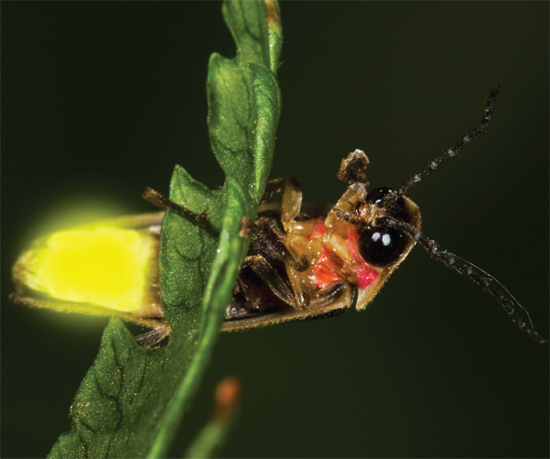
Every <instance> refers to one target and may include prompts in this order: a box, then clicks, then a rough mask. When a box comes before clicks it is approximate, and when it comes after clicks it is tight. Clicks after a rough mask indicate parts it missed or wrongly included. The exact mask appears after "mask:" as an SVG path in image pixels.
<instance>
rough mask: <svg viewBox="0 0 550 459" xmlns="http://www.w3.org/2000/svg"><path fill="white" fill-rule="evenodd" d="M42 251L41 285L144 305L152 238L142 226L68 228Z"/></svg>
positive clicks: (115, 304) (95, 299)
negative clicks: (144, 233)
mask: <svg viewBox="0 0 550 459" xmlns="http://www.w3.org/2000/svg"><path fill="white" fill-rule="evenodd" d="M37 256H38V258H37V259H36V264H35V269H36V270H35V276H36V277H35V282H36V284H38V285H37V287H38V289H39V290H41V291H45V292H47V293H49V294H50V295H51V296H53V297H55V298H59V299H62V300H68V301H77V302H86V303H92V304H96V305H99V306H103V307H106V308H111V309H116V310H119V311H124V312H133V311H136V310H137V309H139V308H140V306H141V305H142V301H143V294H144V286H145V271H146V269H145V268H146V266H147V262H148V259H149V257H150V256H151V242H150V240H149V239H146V238H142V237H141V236H140V234H139V233H138V232H137V231H133V230H123V229H119V228H109V227H106V226H101V227H98V228H96V229H95V230H75V231H64V232H60V233H56V234H53V235H52V236H51V237H50V238H49V239H48V242H47V245H46V247H45V248H43V249H42V250H40V251H39V254H37Z"/></svg>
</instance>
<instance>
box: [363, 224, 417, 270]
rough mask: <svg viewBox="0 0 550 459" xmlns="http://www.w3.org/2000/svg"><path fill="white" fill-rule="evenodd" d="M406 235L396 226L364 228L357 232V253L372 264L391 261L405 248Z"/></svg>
mask: <svg viewBox="0 0 550 459" xmlns="http://www.w3.org/2000/svg"><path fill="white" fill-rule="evenodd" d="M406 244H407V236H406V235H405V234H403V233H402V232H401V231H399V230H397V229H396V228H392V227H389V226H378V227H370V228H366V229H364V230H363V231H361V232H360V234H359V242H358V245H359V253H360V254H361V256H362V257H363V258H364V259H365V261H366V262H367V263H369V264H371V265H373V266H378V267H384V266H387V265H389V264H390V263H393V262H394V261H395V260H397V259H398V258H399V255H401V253H403V251H404V250H405V246H406Z"/></svg>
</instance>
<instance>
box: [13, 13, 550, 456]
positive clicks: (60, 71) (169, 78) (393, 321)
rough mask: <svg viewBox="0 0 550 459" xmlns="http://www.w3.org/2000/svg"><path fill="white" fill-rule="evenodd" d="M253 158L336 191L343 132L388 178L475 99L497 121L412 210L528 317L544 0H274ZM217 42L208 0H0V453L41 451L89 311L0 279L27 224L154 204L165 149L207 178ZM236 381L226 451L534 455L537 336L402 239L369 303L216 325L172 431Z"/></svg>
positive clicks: (65, 400) (468, 119)
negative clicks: (266, 122) (279, 32)
mask: <svg viewBox="0 0 550 459" xmlns="http://www.w3.org/2000/svg"><path fill="white" fill-rule="evenodd" d="M281 10H282V18H283V26H284V36H285V43H284V48H283V61H284V63H283V64H282V66H281V68H280V70H279V78H280V84H281V88H282V91H283V114H282V118H281V122H280V127H279V132H278V141H277V148H276V156H275V160H274V167H273V173H272V176H273V177H277V176H282V175H287V174H293V175H295V176H296V177H298V178H299V179H300V180H301V183H302V186H303V190H304V197H305V200H307V201H320V202H334V201H336V200H337V199H338V197H339V196H340V195H341V193H342V192H343V190H344V186H343V185H342V184H341V183H339V182H338V181H337V180H336V178H335V172H336V170H337V168H338V166H339V162H340V160H341V158H342V157H343V156H344V155H346V154H347V153H348V152H349V151H351V150H353V149H355V148H361V149H363V150H365V152H366V153H367V154H368V156H369V158H370V160H371V168H370V169H369V179H370V181H371V184H372V186H381V185H390V186H395V187H397V186H399V185H401V184H402V183H404V182H405V180H407V179H408V178H409V176H411V175H413V174H414V173H416V172H418V171H419V170H420V169H421V168H422V167H423V166H424V165H425V163H426V162H427V161H428V160H430V159H432V158H433V157H435V156H436V155H438V154H439V153H440V152H441V151H442V150H443V149H444V148H447V147H449V146H451V145H452V144H453V143H454V142H455V140H457V139H458V138H460V137H461V136H462V135H464V134H465V133H466V132H467V131H468V130H469V129H471V128H472V127H473V126H474V125H475V124H476V123H477V122H478V121H479V120H480V119H481V115H482V113H483V105H484V101H485V98H486V95H487V94H488V92H489V90H490V89H491V87H492V86H493V85H494V84H495V83H501V84H502V87H503V89H502V93H501V95H500V96H499V98H498V100H497V103H496V108H495V114H494V124H493V125H492V126H491V127H490V130H489V132H488V133H487V134H485V135H483V136H482V137H481V138H480V139H478V140H476V141H475V142H473V143H472V145H470V146H469V147H468V148H467V149H466V150H465V151H464V153H463V154H462V155H461V157H460V158H458V159H455V160H453V161H452V162H451V163H447V164H445V165H444V166H442V167H441V168H440V170H438V171H437V173H435V174H434V175H433V176H429V177H427V178H426V179H425V180H424V182H423V183H422V184H420V185H419V186H418V187H417V188H416V189H413V190H411V192H410V194H409V196H410V197H411V198H412V199H413V200H414V201H415V202H417V203H418V204H419V206H420V208H421V210H422V212H423V218H424V225H423V228H424V231H425V233H426V234H427V235H428V236H429V237H431V238H433V239H435V240H436V241H438V242H439V243H440V244H441V245H442V247H443V248H446V249H448V250H450V251H452V252H455V253H457V254H459V255H461V256H462V257H464V258H466V259H468V260H469V261H471V262H473V263H476V264H478V265H479V266H480V267H482V268H483V269H485V270H487V271H488V272H490V273H492V274H493V275H494V276H496V277H497V278H498V279H499V280H500V281H501V282H502V283H503V284H504V285H506V286H507V287H508V288H509V289H510V291H511V292H512V293H513V294H514V295H515V296H516V297H517V298H518V300H519V301H521V303H522V304H523V305H524V306H525V307H526V308H528V310H529V311H530V312H531V316H532V318H533V321H534V322H535V325H536V328H537V329H538V330H539V332H540V333H541V334H542V335H543V336H545V337H548V336H549V331H548V276H549V272H548V122H549V120H548V64H549V62H548V53H549V50H548V3H546V2H487V3H484V2H477V3H464V2H445V3H430V2H409V3H398V2H387V3H374V2H373V3H360V2H354V3H329V2H325V3H317V2H307V3H292V4H291V3H283V4H282V6H281ZM214 51H218V52H221V53H222V54H224V55H226V56H231V55H233V54H234V45H233V42H232V40H231V37H230V35H229V32H228V31H227V29H226V27H225V25H224V23H223V20H222V17H221V7H220V4H218V3H200V4H199V3H189V2H183V3H171V2H168V3H160V2H159V3H138V2H132V3H125V2H122V3H112V2H111V3H92V2H83V3H77V2H72V3H71V2H67V3H48V2H39V3H26V2H25V3H22V2H21V3H6V2H4V3H3V4H2V79H3V81H2V99H3V101H2V102H3V104H2V118H3V120H2V121H3V128H2V149H3V164H2V165H3V174H2V191H3V196H2V217H3V227H2V230H3V231H2V233H3V234H2V299H3V302H2V306H3V307H2V447H3V450H2V456H3V457H40V456H44V455H45V454H47V452H48V451H49V449H50V447H51V446H52V445H53V443H54V441H55V440H56V438H57V436H58V435H59V433H61V432H62V431H66V430H68V428H69V419H68V417H67V416H68V413H69V406H70V405H71V401H72V398H73V395H74V393H75V391H76V389H77V387H78V385H79V382H80V380H81V379H82V377H83V376H84V374H85V372H86V370H87V369H88V368H89V366H90V365H91V363H92V362H93V359H94V357H95V354H96V352H97V349H98V345H99V340H100V336H101V333H102V329H103V328H104V326H105V323H106V320H107V319H98V318H88V317H79V316H70V315H67V316H66V315H61V314H57V313H53V312H48V311H39V310H27V309H24V308H21V307H17V306H13V305H11V304H9V303H8V302H7V301H6V297H7V295H8V293H9V292H10V290H11V289H12V285H11V281H10V266H11V265H12V264H13V262H14V260H15V258H16V256H17V254H18V253H20V252H21V251H22V250H24V249H25V248H26V247H27V246H28V244H29V243H30V242H31V240H32V239H33V238H35V237H37V236H39V235H43V234H47V233H48V232H50V231H52V230H56V229H61V228H66V227H68V226H70V225H72V224H74V223H79V222H82V221H83V220H86V219H90V218H96V217H106V216H113V215H118V214H129V213H138V212H144V211H149V210H152V207H151V206H150V205H148V204H147V203H145V202H143V201H142V200H141V199H140V191H141V189H142V187H143V186H146V185H148V186H152V187H154V188H157V189H159V190H162V191H166V190H167V189H168V183H169V179H170V175H171V173H172V169H173V167H174V164H175V163H178V164H181V165H182V166H184V167H185V168H186V169H187V170H188V171H189V172H190V173H191V174H192V175H193V176H194V177H195V178H197V179H199V180H201V181H203V182H204V183H206V184H208V185H210V186H216V185H220V184H221V183H222V182H223V176H222V173H221V172H220V170H219V169H218V167H217V165H216V163H215V161H214V158H213V156H212V154H211V153H210V149H209V145H208V137H207V131H206V123H205V120H206V96H205V81H206V66H207V60H208V56H209V55H210V53H212V52H214ZM228 374H232V375H236V376H237V377H239V378H240V379H241V381H242V384H243V407H242V416H241V419H240V422H239V424H238V425H237V426H236V427H235V429H234V430H233V432H232V434H231V438H230V440H229V442H228V444H227V445H226V448H225V449H224V451H223V454H225V455H227V456H239V457H258V456H263V457H275V456H293V457H297V456H309V457H314V456H322V457H359V456H368V457H398V456H407V457H458V456H467V457H468V456H469V457H537V456H539V457H543V456H547V454H548V345H539V344H536V343H535V342H533V341H531V340H529V339H528V338H527V336H526V335H525V334H522V333H520V332H518V330H517V328H516V326H515V325H514V324H512V323H511V322H510V321H509V320H508V318H507V317H506V315H505V314H504V312H503V311H502V309H501V308H500V306H499V305H498V304H496V303H495V302H494V301H493V299H492V298H491V297H489V295H487V294H485V293H484V292H482V291H481V290H480V289H479V288H478V287H476V286H475V285H474V284H472V283H470V282H468V281H466V280H465V279H463V278H461V277H460V276H458V275H456V274H455V273H454V272H452V271H450V270H448V269H446V268H444V267H443V265H441V264H440V263H438V262H436V261H433V260H431V259H430V258H429V257H428V256H427V254H426V253H424V252H423V250H421V249H420V248H417V249H415V250H414V251H413V253H412V254H411V255H410V257H409V259H408V260H407V262H406V263H404V264H403V266H402V267H401V268H400V269H399V270H398V271H397V272H396V273H395V274H394V276H393V277H392V279H391V280H390V281H389V282H388V285H387V286H386V287H384V288H383V290H382V291H381V293H380V294H379V296H377V297H376V299H375V301H374V302H373V303H372V304H371V305H370V306H369V308H368V309H367V310H366V311H365V312H363V313H361V314H358V313H357V312H355V311H351V312H349V313H348V314H346V315H344V316H340V317H338V318H334V319H332V320H324V321H313V322H307V323H293V324H288V325H282V326H278V327H273V328H269V329H266V330H257V331H251V332H247V333H241V334H231V335H224V336H222V337H221V338H220V341H219V344H218V346H217V350H216V354H215V357H214V361H213V362H212V366H211V367H210V368H209V370H208V372H207V375H206V379H205V381H204V384H203V386H202V388H201V392H200V394H199V396H198V398H197V400H196V401H195V404H194V406H193V409H192V411H191V412H190V413H189V415H188V416H187V418H186V420H185V425H184V427H183V431H182V434H181V436H180V437H179V439H178V445H176V446H175V448H174V454H175V455H176V456H178V455H180V451H182V450H183V448H184V446H185V445H186V444H188V442H189V440H190V438H191V437H192V436H193V435H194V434H195V433H196V431H197V430H198V429H199V427H200V426H201V425H203V424H204V423H205V422H206V420H207V419H208V417H209V416H210V413H211V410H212V393H213V390H214V387H215V384H216V382H217V381H218V380H219V379H220V378H222V377H223V376H225V375H228Z"/></svg>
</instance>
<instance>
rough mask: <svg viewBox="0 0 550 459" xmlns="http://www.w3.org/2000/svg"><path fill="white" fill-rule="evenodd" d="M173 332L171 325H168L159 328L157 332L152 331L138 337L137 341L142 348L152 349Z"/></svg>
mask: <svg viewBox="0 0 550 459" xmlns="http://www.w3.org/2000/svg"><path fill="white" fill-rule="evenodd" d="M171 331H172V329H171V328H170V325H168V324H166V325H165V326H163V327H159V328H156V329H155V330H151V331H150V332H147V333H143V334H141V335H138V336H136V341H137V343H138V344H139V345H140V346H143V347H152V346H154V345H155V344H157V343H159V342H160V341H162V340H163V339H164V338H166V337H167V336H168V335H169V334H170V332H171Z"/></svg>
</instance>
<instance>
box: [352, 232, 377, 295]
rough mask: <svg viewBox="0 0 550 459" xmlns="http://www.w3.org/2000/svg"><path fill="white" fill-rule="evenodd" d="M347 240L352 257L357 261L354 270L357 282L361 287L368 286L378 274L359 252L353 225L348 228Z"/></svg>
mask: <svg viewBox="0 0 550 459" xmlns="http://www.w3.org/2000/svg"><path fill="white" fill-rule="evenodd" d="M347 242H348V246H349V248H350V250H351V253H352V254H353V257H354V258H355V259H356V260H357V261H358V262H359V265H358V266H357V269H356V271H355V275H356V277H357V284H358V285H359V287H360V288H362V289H365V288H367V287H370V286H371V285H372V284H373V283H374V282H375V281H376V279H378V275H379V274H378V271H376V270H374V269H372V268H371V267H370V266H369V265H368V264H367V262H366V261H365V260H364V259H363V257H362V256H361V255H360V254H359V245H358V244H359V234H357V230H356V229H355V227H351V228H350V229H349V231H348V239H347Z"/></svg>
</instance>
